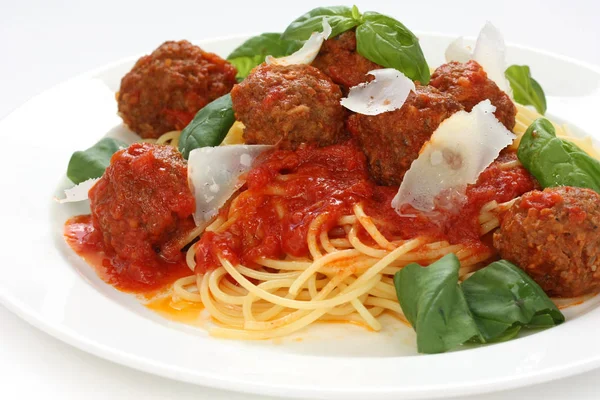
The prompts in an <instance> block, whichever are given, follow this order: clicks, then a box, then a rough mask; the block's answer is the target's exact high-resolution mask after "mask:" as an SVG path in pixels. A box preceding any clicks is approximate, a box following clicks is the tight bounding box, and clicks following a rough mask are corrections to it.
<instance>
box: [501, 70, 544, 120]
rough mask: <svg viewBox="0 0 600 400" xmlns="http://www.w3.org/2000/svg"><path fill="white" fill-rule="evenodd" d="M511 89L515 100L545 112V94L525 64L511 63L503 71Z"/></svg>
mask: <svg viewBox="0 0 600 400" xmlns="http://www.w3.org/2000/svg"><path fill="white" fill-rule="evenodd" d="M504 75H505V76H506V79H508V82H509V83H510V87H511V88H512V90H513V96H514V98H515V101H516V102H517V103H519V104H523V105H526V106H534V107H535V109H536V110H537V112H539V113H540V114H542V115H544V114H545V113H546V95H544V90H543V89H542V87H541V86H540V84H539V83H538V82H537V81H536V80H535V79H533V78H532V77H531V72H530V70H529V67H528V66H527V65H511V66H510V67H508V68H507V69H506V71H505V72H504Z"/></svg>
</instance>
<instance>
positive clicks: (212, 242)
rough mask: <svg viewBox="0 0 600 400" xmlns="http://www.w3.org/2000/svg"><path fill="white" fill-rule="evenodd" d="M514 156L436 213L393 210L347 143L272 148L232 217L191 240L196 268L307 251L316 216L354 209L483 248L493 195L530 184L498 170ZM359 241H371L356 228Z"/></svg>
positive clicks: (390, 224) (401, 232)
mask: <svg viewBox="0 0 600 400" xmlns="http://www.w3.org/2000/svg"><path fill="white" fill-rule="evenodd" d="M514 159H515V157H514V154H510V153H509V154H507V155H503V156H501V157H500V158H499V159H498V160H497V161H496V162H494V163H493V164H492V165H491V166H490V167H488V168H487V169H486V170H485V171H484V172H483V173H482V174H481V175H480V177H479V180H478V181H477V183H476V184H474V185H470V186H468V188H467V191H466V203H465V204H464V205H463V206H462V207H459V208H457V209H455V210H453V211H452V212H451V211H437V210H436V217H435V218H432V216H431V214H425V213H420V212H418V211H417V210H414V213H410V215H408V214H407V215H403V216H400V215H398V214H397V213H396V212H395V210H394V209H393V208H392V207H391V200H392V198H393V197H394V195H395V194H396V192H397V191H398V187H391V186H390V187H382V186H377V185H376V184H375V183H374V182H373V181H372V180H371V179H370V178H369V175H368V169H367V164H366V159H365V157H364V154H363V153H362V151H361V150H360V149H359V148H358V147H357V145H356V144H354V143H353V142H352V141H350V142H347V143H344V144H339V145H334V146H328V147H323V148H316V147H311V146H307V147H303V148H300V149H299V150H297V151H295V152H293V151H284V150H277V151H274V152H271V153H268V154H267V155H265V156H263V157H262V158H261V159H259V160H258V161H257V164H256V166H255V168H254V169H253V170H252V171H250V173H249V174H248V177H247V183H246V187H245V190H243V191H242V192H241V193H240V194H239V195H238V197H237V198H236V199H234V201H233V202H232V204H231V206H230V207H229V208H225V209H223V210H221V215H222V216H225V217H226V218H228V220H229V221H231V220H233V221H234V222H233V223H232V224H231V225H229V226H228V227H227V228H225V229H224V230H222V231H219V232H217V233H215V232H207V233H205V234H204V235H203V236H202V238H201V239H200V242H199V243H198V244H197V253H196V263H197V266H196V272H198V273H202V272H203V271H206V270H209V269H212V268H215V267H217V266H218V265H220V262H219V261H218V259H217V257H218V255H219V254H222V255H223V256H224V257H225V258H227V259H228V260H229V261H230V262H232V263H233V264H234V265H235V264H237V263H242V264H244V265H247V266H252V265H253V264H254V260H256V259H258V258H261V257H265V258H275V259H278V258H282V257H284V256H285V255H286V254H290V255H292V256H295V257H305V256H308V255H309V250H308V245H307V236H308V232H309V227H310V226H311V223H313V221H314V220H315V219H316V218H320V219H321V220H320V221H319V223H318V226H320V230H319V231H318V232H316V235H317V237H318V235H319V234H320V232H322V231H329V230H331V229H332V228H333V227H335V226H336V224H337V220H338V218H339V217H341V216H343V215H350V214H353V211H352V207H353V206H354V205H355V204H356V203H358V202H362V204H363V207H364V210H365V212H366V214H367V215H369V216H370V217H371V218H372V219H373V220H374V222H375V224H376V225H377V226H378V228H379V229H380V231H381V232H382V233H383V234H384V235H386V237H388V238H390V237H398V238H401V239H411V238H415V237H417V236H427V237H431V238H435V239H437V240H448V241H449V242H450V243H462V244H466V245H469V246H472V247H475V248H480V249H481V251H488V249H489V247H490V245H489V244H487V243H484V242H482V240H481V237H480V224H479V220H478V217H479V214H480V210H481V207H482V206H483V205H484V204H486V203H487V202H489V201H491V200H496V201H498V202H499V203H500V202H505V201H508V200H511V199H512V198H514V197H517V196H519V195H521V194H523V193H525V192H528V191H530V190H532V189H534V187H535V182H534V180H533V178H532V177H531V176H530V174H529V173H528V172H527V171H526V170H525V169H524V168H522V167H513V168H509V169H503V168H502V167H501V165H502V164H503V163H505V162H507V161H511V160H514ZM359 235H360V237H361V239H362V240H365V241H367V242H369V240H370V238H369V236H368V234H367V233H366V232H365V231H364V230H361V232H359Z"/></svg>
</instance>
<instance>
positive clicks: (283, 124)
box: [231, 64, 345, 149]
mask: <svg viewBox="0 0 600 400" xmlns="http://www.w3.org/2000/svg"><path fill="white" fill-rule="evenodd" d="M341 97H342V93H341V91H340V88H339V87H338V86H337V85H335V84H334V83H333V82H332V81H331V79H329V77H328V76H327V75H325V74H324V73H322V72H321V71H319V70H318V69H316V68H314V67H311V66H310V65H288V66H280V65H266V64H262V65H259V66H258V67H256V68H254V70H252V72H251V73H250V75H249V76H248V77H247V78H246V79H244V80H243V81H242V82H241V83H240V84H238V85H236V86H235V87H234V88H233V90H232V91H231V100H232V102H233V110H234V111H235V117H236V119H237V120H239V121H241V122H242V123H243V124H244V126H245V129H244V139H245V141H246V143H249V144H256V143H258V144H278V145H279V146H280V148H283V149H295V148H297V147H298V145H299V144H300V143H304V142H311V143H316V144H317V145H319V146H327V145H331V144H334V143H337V142H339V141H340V140H342V139H343V138H344V136H345V135H344V110H343V108H342V105H341V104H340V99H341Z"/></svg>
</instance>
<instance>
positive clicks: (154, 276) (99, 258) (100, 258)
mask: <svg viewBox="0 0 600 400" xmlns="http://www.w3.org/2000/svg"><path fill="white" fill-rule="evenodd" d="M64 236H65V239H66V241H67V243H68V244H69V246H71V248H72V249H73V250H74V251H75V252H76V253H77V254H78V255H79V256H80V257H82V258H83V259H84V260H85V261H86V262H87V263H88V264H90V265H91V266H92V267H93V268H94V269H95V270H96V273H97V274H98V276H99V277H100V278H101V279H102V280H104V281H105V282H106V283H108V284H110V285H112V286H114V287H115V288H117V289H119V290H121V291H124V292H132V293H150V292H154V291H157V290H160V289H162V288H164V287H166V286H168V285H169V284H171V283H173V282H174V281H176V280H177V279H179V278H182V277H184V276H187V275H190V272H191V271H190V269H189V268H188V266H187V264H186V263H185V260H183V257H182V260H181V261H178V262H166V261H162V260H160V259H157V260H156V261H154V262H152V263H143V264H142V263H128V262H124V261H122V260H119V259H118V257H116V256H110V255H108V254H107V251H106V249H105V246H104V242H103V240H102V234H101V233H100V232H99V231H98V230H96V229H95V228H94V225H93V224H92V217H91V215H80V216H77V217H73V218H71V219H69V220H68V221H67V222H66V223H65V227H64Z"/></svg>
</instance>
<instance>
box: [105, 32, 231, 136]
mask: <svg viewBox="0 0 600 400" xmlns="http://www.w3.org/2000/svg"><path fill="white" fill-rule="evenodd" d="M236 73H237V71H236V69H235V67H234V66H233V65H231V64H230V63H229V62H227V61H225V60H223V59H222V58H221V57H219V56H217V55H216V54H213V53H207V52H205V51H203V50H202V49H201V48H199V47H198V46H194V45H193V44H191V43H190V42H188V41H186V40H182V41H180V42H165V43H163V44H162V45H161V46H160V47H159V48H157V49H156V50H154V52H152V54H150V55H148V56H144V57H142V58H140V59H139V60H138V61H137V62H136V63H135V65H134V67H133V68H132V70H131V71H130V72H129V73H127V75H125V76H124V77H123V79H122V80H121V88H120V89H119V92H118V93H117V102H118V106H119V114H120V115H121V117H122V118H123V121H124V122H125V124H127V126H129V128H131V129H132V130H133V131H134V132H136V133H137V134H139V135H140V136H141V137H143V138H157V137H159V136H160V135H162V134H163V133H166V132H169V131H172V130H181V129H183V128H184V127H185V126H186V125H187V124H188V123H189V122H190V121H191V120H192V119H193V118H194V115H195V114H196V112H197V111H198V110H199V109H201V108H202V107H204V106H205V105H207V104H208V103H210V102H211V101H213V100H215V99H216V98H218V97H220V96H223V95H224V94H227V93H228V92H229V91H230V90H231V88H232V87H233V85H234V84H235V83H236V80H235V75H236Z"/></svg>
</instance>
